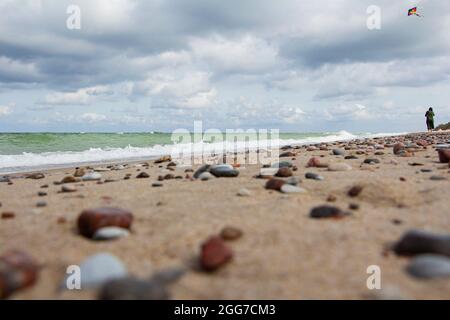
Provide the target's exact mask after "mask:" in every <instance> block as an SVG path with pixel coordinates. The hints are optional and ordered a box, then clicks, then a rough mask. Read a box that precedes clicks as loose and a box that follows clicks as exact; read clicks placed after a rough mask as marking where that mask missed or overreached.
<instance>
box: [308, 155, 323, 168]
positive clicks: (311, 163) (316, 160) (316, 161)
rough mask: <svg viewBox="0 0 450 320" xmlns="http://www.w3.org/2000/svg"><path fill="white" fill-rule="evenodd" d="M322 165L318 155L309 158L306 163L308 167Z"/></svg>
mask: <svg viewBox="0 0 450 320" xmlns="http://www.w3.org/2000/svg"><path fill="white" fill-rule="evenodd" d="M318 166H320V160H319V158H316V157H312V158H311V159H309V161H308V163H307V164H306V167H308V168H311V167H312V168H314V167H318Z"/></svg>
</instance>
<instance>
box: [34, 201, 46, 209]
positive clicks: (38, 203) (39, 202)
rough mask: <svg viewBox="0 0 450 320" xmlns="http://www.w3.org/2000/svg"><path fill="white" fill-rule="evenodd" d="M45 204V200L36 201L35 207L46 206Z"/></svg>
mask: <svg viewBox="0 0 450 320" xmlns="http://www.w3.org/2000/svg"><path fill="white" fill-rule="evenodd" d="M46 206H47V202H45V201H38V202H37V203H36V207H38V208H42V207H46Z"/></svg>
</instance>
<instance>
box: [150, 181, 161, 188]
mask: <svg viewBox="0 0 450 320" xmlns="http://www.w3.org/2000/svg"><path fill="white" fill-rule="evenodd" d="M162 186H163V184H162V183H161V182H153V183H152V187H154V188H158V187H162Z"/></svg>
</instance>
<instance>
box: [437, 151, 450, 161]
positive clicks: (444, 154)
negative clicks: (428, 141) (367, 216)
mask: <svg viewBox="0 0 450 320" xmlns="http://www.w3.org/2000/svg"><path fill="white" fill-rule="evenodd" d="M437 152H438V154H439V161H440V162H441V163H449V162H450V149H438V150H437Z"/></svg>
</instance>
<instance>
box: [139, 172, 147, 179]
mask: <svg viewBox="0 0 450 320" xmlns="http://www.w3.org/2000/svg"><path fill="white" fill-rule="evenodd" d="M136 178H137V179H146V178H150V175H149V174H148V173H147V172H144V171H142V172H141V173H139V174H138V175H137V176H136Z"/></svg>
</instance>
